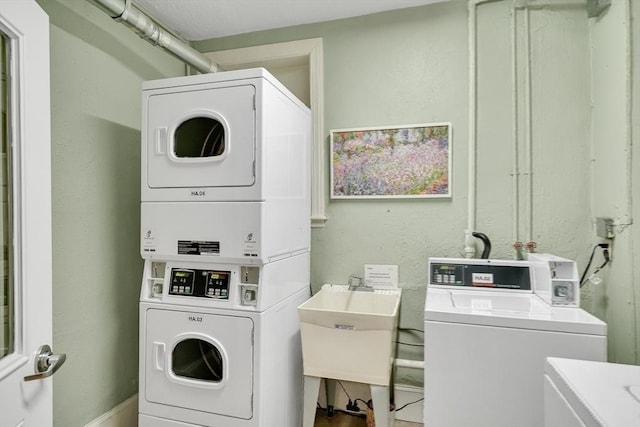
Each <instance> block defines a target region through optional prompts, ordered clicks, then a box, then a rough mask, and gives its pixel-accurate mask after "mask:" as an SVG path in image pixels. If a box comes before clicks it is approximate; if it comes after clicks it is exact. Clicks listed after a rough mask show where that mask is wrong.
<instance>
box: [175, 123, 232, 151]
mask: <svg viewBox="0 0 640 427" xmlns="http://www.w3.org/2000/svg"><path fill="white" fill-rule="evenodd" d="M225 144H226V135H225V129H224V126H223V124H222V123H221V122H220V121H218V120H216V119H214V118H211V117H194V118H191V119H189V120H186V121H184V122H182V123H181V124H180V126H178V128H177V129H176V131H175V134H174V154H175V156H176V157H179V158H194V157H195V158H203V157H204V158H206V157H218V156H221V155H222V154H223V153H224V150H225Z"/></svg>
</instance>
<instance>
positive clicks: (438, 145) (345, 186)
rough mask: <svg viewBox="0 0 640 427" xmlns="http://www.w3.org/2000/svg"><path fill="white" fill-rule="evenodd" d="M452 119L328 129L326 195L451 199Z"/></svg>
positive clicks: (340, 196) (337, 196) (338, 197)
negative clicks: (328, 169)
mask: <svg viewBox="0 0 640 427" xmlns="http://www.w3.org/2000/svg"><path fill="white" fill-rule="evenodd" d="M451 131H452V129H451V123H446V122H445V123H427V124H415V125H402V126H384V127H367V128H351V129H332V130H331V131H330V143H331V198H332V199H385V198H446V197H451V146H452V133H451Z"/></svg>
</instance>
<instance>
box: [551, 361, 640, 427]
mask: <svg viewBox="0 0 640 427" xmlns="http://www.w3.org/2000/svg"><path fill="white" fill-rule="evenodd" d="M544 404H545V424H544V425H545V427H631V426H640V366H635V365H622V364H616V363H602V362H591V361H585V360H572V359H560V358H548V359H547V363H546V365H545V375H544Z"/></svg>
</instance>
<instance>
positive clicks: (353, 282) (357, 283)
mask: <svg viewBox="0 0 640 427" xmlns="http://www.w3.org/2000/svg"><path fill="white" fill-rule="evenodd" d="M348 284H349V289H355V288H360V287H362V277H359V276H356V275H355V274H352V275H351V276H349V282H348Z"/></svg>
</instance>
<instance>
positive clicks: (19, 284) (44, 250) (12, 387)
mask: <svg viewBox="0 0 640 427" xmlns="http://www.w3.org/2000/svg"><path fill="white" fill-rule="evenodd" d="M0 34H1V40H0V44H1V51H0V67H1V69H2V73H1V78H2V81H1V84H0V88H1V89H0V105H1V109H2V120H1V124H0V127H1V131H0V142H1V144H0V147H1V161H0V176H1V184H2V188H1V191H0V198H1V202H2V203H1V204H0V205H1V208H0V210H1V211H2V213H1V214H0V239H1V240H2V248H1V251H0V258H1V259H0V274H1V275H2V277H1V278H0V310H1V311H0V425H1V426H3V427H5V426H6V427H14V426H24V427H27V426H37V427H47V426H51V425H52V385H51V379H50V378H46V377H48V376H49V375H50V373H51V372H53V371H55V370H56V369H57V368H58V367H59V366H60V364H61V363H62V362H63V361H64V357H63V356H62V355H47V354H46V353H45V354H44V355H43V356H42V357H37V354H38V351H39V349H40V348H41V347H43V348H44V349H46V347H44V345H47V344H48V345H50V344H51V334H52V328H51V160H50V159H51V156H50V111H49V19H48V17H47V15H46V14H45V13H44V12H43V11H42V10H41V9H40V7H39V6H38V5H37V3H36V2H35V1H34V0H1V1H0ZM38 361H39V362H40V363H39V366H36V365H38ZM37 371H45V372H44V373H43V374H42V375H40V376H36V377H35V378H34V379H32V380H31V379H30V378H28V377H29V376H33V375H34V374H35V373H36V372H37ZM25 377H27V379H25ZM32 378H33V377H32Z"/></svg>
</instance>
